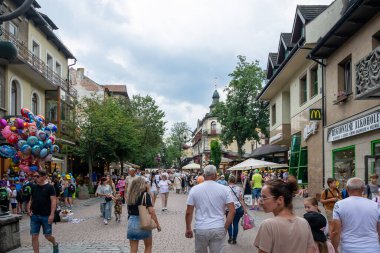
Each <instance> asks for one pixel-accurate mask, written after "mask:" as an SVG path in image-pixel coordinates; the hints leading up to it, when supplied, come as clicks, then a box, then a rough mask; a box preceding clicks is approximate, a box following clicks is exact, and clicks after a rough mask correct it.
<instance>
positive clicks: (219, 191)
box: [185, 165, 235, 253]
mask: <svg viewBox="0 0 380 253" xmlns="http://www.w3.org/2000/svg"><path fill="white" fill-rule="evenodd" d="M204 176H205V181H204V183H202V184H198V185H196V186H194V187H193V188H192V189H191V191H190V194H189V197H188V199H187V209H186V217H185V218H186V233H185V236H186V237H187V238H192V237H193V236H194V235H193V230H192V229H191V221H192V219H193V213H194V208H195V229H194V233H195V252H196V253H203V252H207V248H209V250H210V251H209V252H210V253H223V252H224V250H225V247H226V233H227V229H228V227H229V226H230V224H231V223H232V220H233V218H234V216H235V207H234V201H233V198H232V195H231V194H230V191H229V188H228V187H225V186H223V185H220V184H218V183H217V182H215V180H216V167H215V166H214V165H208V166H206V167H205V169H204ZM226 206H227V208H228V216H227V219H226V220H225V218H224V217H225V210H226Z"/></svg>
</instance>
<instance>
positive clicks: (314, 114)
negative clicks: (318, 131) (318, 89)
mask: <svg viewBox="0 0 380 253" xmlns="http://www.w3.org/2000/svg"><path fill="white" fill-rule="evenodd" d="M321 119H322V110H321V109H310V120H321Z"/></svg>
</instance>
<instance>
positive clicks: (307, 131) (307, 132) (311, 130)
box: [303, 121, 318, 141]
mask: <svg viewBox="0 0 380 253" xmlns="http://www.w3.org/2000/svg"><path fill="white" fill-rule="evenodd" d="M317 129H318V122H316V121H313V122H311V123H310V124H309V125H306V126H305V128H304V129H303V139H304V140H305V141H306V140H307V139H309V137H310V136H311V135H312V134H315V132H316V131H317Z"/></svg>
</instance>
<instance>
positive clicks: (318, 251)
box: [303, 212, 335, 253]
mask: <svg viewBox="0 0 380 253" xmlns="http://www.w3.org/2000/svg"><path fill="white" fill-rule="evenodd" d="M303 217H304V218H305V220H307V222H308V223H309V225H310V228H311V233H312V234H313V239H314V242H315V245H314V249H315V251H314V252H315V253H335V250H334V247H333V245H332V244H331V242H330V241H329V240H327V238H326V235H325V234H324V233H323V230H322V229H323V228H325V227H326V225H327V220H326V218H325V217H324V216H323V215H322V214H320V213H318V212H307V213H305V214H304V216H303Z"/></svg>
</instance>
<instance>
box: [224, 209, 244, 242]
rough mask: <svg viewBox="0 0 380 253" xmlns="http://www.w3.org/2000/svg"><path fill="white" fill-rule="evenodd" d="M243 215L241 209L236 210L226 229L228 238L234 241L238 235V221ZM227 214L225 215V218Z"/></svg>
mask: <svg viewBox="0 0 380 253" xmlns="http://www.w3.org/2000/svg"><path fill="white" fill-rule="evenodd" d="M243 214H244V210H243V207H239V208H238V209H236V213H235V216H234V219H233V221H232V223H231V225H230V226H229V227H228V237H229V238H230V239H232V240H234V241H236V238H237V235H238V233H239V221H240V219H241V217H242V216H243ZM227 215H228V212H227V213H226V216H227Z"/></svg>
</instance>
